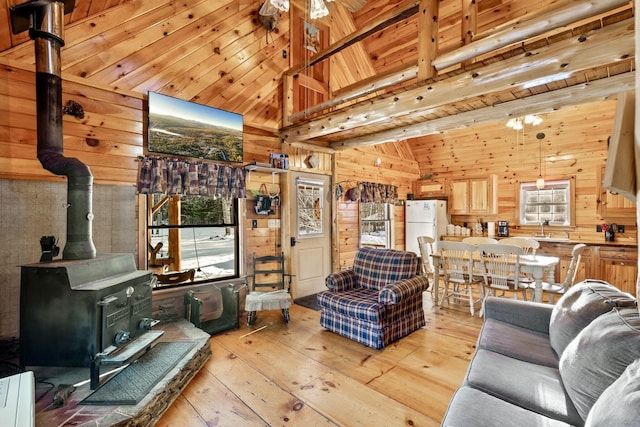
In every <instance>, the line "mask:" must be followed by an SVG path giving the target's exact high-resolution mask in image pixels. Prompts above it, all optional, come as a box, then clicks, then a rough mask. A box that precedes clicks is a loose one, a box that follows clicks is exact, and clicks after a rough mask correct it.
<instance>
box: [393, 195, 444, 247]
mask: <svg viewBox="0 0 640 427" xmlns="http://www.w3.org/2000/svg"><path fill="white" fill-rule="evenodd" d="M406 203H407V204H406V208H405V227H404V232H405V234H404V235H405V242H404V243H405V248H406V250H407V251H412V252H415V253H416V254H417V255H418V256H420V248H418V237H419V236H431V237H433V238H434V239H435V241H436V242H435V243H434V247H433V249H434V250H435V251H437V250H438V241H439V240H440V236H442V235H444V234H447V224H449V221H450V220H451V217H450V216H449V214H447V202H446V200H407V202H406Z"/></svg>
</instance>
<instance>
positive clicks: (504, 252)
mask: <svg viewBox="0 0 640 427" xmlns="http://www.w3.org/2000/svg"><path fill="white" fill-rule="evenodd" d="M478 252H479V254H480V258H481V260H482V265H483V275H484V279H485V286H487V287H489V288H494V289H500V290H503V291H516V290H519V289H520V287H519V284H520V283H519V281H520V273H521V272H520V256H521V255H522V254H523V250H522V248H521V247H519V246H513V245H495V244H484V245H478Z"/></svg>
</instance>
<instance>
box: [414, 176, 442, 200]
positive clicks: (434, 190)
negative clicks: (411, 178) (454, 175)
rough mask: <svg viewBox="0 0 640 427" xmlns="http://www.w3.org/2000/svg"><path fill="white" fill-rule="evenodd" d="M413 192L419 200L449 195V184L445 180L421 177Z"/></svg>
mask: <svg viewBox="0 0 640 427" xmlns="http://www.w3.org/2000/svg"><path fill="white" fill-rule="evenodd" d="M413 192H414V194H415V197H416V199H418V200H420V199H435V198H442V197H447V186H446V185H445V181H444V180H441V181H436V180H433V179H419V180H418V181H416V184H415V186H414V190H413Z"/></svg>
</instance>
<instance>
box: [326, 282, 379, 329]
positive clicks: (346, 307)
mask: <svg viewBox="0 0 640 427" xmlns="http://www.w3.org/2000/svg"><path fill="white" fill-rule="evenodd" d="M318 305H319V306H320V307H322V308H326V309H328V310H330V311H335V312H338V313H340V314H343V315H345V316H348V317H353V318H356V319H362V320H366V321H368V322H374V323H381V322H382V321H383V320H384V319H385V318H386V309H385V306H384V304H380V303H379V302H378V291H376V290H372V289H365V288H354V289H349V290H347V291H344V292H329V291H324V292H320V293H318Z"/></svg>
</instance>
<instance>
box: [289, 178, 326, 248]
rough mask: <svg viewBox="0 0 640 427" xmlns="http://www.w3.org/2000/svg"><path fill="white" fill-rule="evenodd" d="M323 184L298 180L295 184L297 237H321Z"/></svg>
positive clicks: (322, 231)
mask: <svg viewBox="0 0 640 427" xmlns="http://www.w3.org/2000/svg"><path fill="white" fill-rule="evenodd" d="M323 194H324V184H323V182H322V181H314V180H308V179H301V178H298V180H297V182H296V200H297V209H298V237H300V238H304V237H321V236H323V235H324V230H323V229H322V214H323V209H324V201H323V200H324V198H323Z"/></svg>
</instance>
